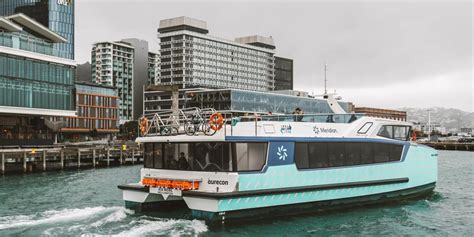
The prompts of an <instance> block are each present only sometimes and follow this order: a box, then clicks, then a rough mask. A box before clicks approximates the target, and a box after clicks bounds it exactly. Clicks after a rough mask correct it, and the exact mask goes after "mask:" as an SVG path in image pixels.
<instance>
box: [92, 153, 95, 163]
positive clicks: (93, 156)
mask: <svg viewBox="0 0 474 237" xmlns="http://www.w3.org/2000/svg"><path fill="white" fill-rule="evenodd" d="M92 167H94V168H95V149H92Z"/></svg>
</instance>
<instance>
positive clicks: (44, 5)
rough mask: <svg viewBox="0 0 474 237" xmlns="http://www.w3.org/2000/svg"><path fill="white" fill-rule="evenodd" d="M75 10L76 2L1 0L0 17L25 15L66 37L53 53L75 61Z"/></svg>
mask: <svg viewBox="0 0 474 237" xmlns="http://www.w3.org/2000/svg"><path fill="white" fill-rule="evenodd" d="M74 8H75V1H74V0H0V16H8V15H14V14H17V13H23V14H25V15H27V16H29V17H31V18H33V19H34V20H36V21H37V22H38V23H40V24H42V25H43V26H45V27H47V28H49V29H50V30H51V31H54V32H56V33H57V34H59V35H61V36H62V37H64V38H65V39H66V40H67V42H64V43H57V44H54V45H52V47H53V49H54V50H52V52H53V55H54V56H56V57H61V58H68V59H74Z"/></svg>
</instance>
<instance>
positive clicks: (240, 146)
mask: <svg viewBox="0 0 474 237" xmlns="http://www.w3.org/2000/svg"><path fill="white" fill-rule="evenodd" d="M266 151H267V143H229V142H202V143H146V144H145V162H144V163H145V164H144V165H145V168H156V169H170V170H190V171H215V172H219V171H221V172H229V171H258V170H261V169H262V168H263V166H264V165H265V161H266Z"/></svg>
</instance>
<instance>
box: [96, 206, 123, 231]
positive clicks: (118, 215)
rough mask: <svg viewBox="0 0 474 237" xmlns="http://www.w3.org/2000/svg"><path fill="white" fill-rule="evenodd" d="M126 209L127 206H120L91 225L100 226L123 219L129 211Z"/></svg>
mask: <svg viewBox="0 0 474 237" xmlns="http://www.w3.org/2000/svg"><path fill="white" fill-rule="evenodd" d="M125 210H126V209H125V208H120V209H118V210H116V211H114V212H113V213H111V214H110V215H107V216H106V217H104V218H102V219H100V220H98V221H96V222H94V223H92V224H91V225H90V226H92V227H99V226H102V225H105V224H107V223H111V222H118V221H121V220H123V219H125V218H126V217H127V212H126V211H125Z"/></svg>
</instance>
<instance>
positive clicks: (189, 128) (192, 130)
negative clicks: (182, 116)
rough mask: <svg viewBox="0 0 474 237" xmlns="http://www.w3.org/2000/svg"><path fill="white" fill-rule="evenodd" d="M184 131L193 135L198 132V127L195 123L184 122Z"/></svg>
mask: <svg viewBox="0 0 474 237" xmlns="http://www.w3.org/2000/svg"><path fill="white" fill-rule="evenodd" d="M184 132H185V133H186V135H188V136H193V135H194V134H195V133H196V128H195V127H194V124H192V123H191V122H187V123H185V124H184Z"/></svg>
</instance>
